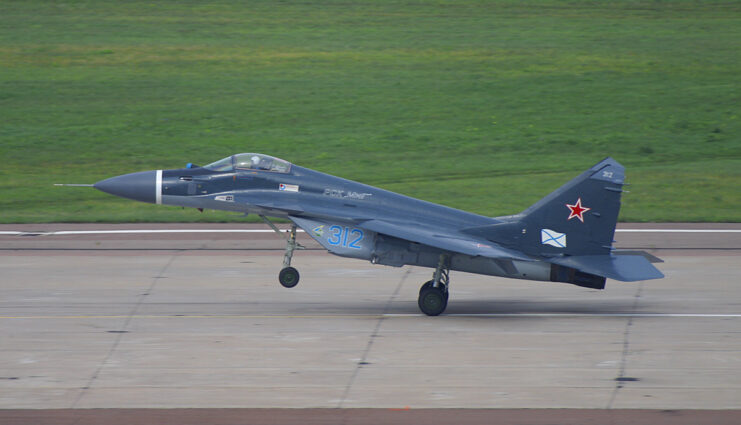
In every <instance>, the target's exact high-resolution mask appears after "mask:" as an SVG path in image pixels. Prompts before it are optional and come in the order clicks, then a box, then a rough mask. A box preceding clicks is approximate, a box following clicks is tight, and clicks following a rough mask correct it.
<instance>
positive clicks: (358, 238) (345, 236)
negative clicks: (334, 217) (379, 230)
mask: <svg viewBox="0 0 741 425" xmlns="http://www.w3.org/2000/svg"><path fill="white" fill-rule="evenodd" d="M363 236H364V235H363V231H362V230H360V229H350V228H348V227H342V226H338V225H333V226H330V228H329V237H328V238H327V243H329V244H330V245H334V246H341V247H344V248H352V249H361V248H362V246H360V242H362V241H363Z"/></svg>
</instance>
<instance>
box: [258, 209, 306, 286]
mask: <svg viewBox="0 0 741 425" xmlns="http://www.w3.org/2000/svg"><path fill="white" fill-rule="evenodd" d="M260 218H261V219H262V220H263V221H264V222H265V223H267V225H268V226H270V227H271V228H272V229H273V230H275V232H276V233H278V234H279V235H281V236H283V232H281V231H280V229H279V228H277V227H276V226H275V224H273V222H272V221H270V220H268V218H267V217H265V216H264V215H261V216H260ZM297 249H304V247H303V246H302V245H301V244H299V243H297V242H296V225H295V224H292V225H291V230H290V231H289V232H288V237H287V238H286V253H285V254H284V255H283V268H282V269H281V270H280V273H278V281H279V282H280V284H281V285H283V286H284V287H286V288H293V287H294V286H296V285H298V281H299V278H300V275H299V273H298V270H296V269H295V268H293V267H291V259H292V258H293V251H295V250H297Z"/></svg>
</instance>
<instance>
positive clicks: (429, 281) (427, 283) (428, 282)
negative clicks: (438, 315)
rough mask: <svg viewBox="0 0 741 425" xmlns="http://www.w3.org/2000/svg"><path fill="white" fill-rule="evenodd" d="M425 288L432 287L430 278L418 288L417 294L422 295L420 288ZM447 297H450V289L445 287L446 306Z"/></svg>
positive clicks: (446, 303) (446, 302)
mask: <svg viewBox="0 0 741 425" xmlns="http://www.w3.org/2000/svg"><path fill="white" fill-rule="evenodd" d="M425 288H432V281H431V280H428V281H427V282H425V284H424V285H422V287H421V288H419V295H420V296H422V290H423V289H425ZM449 298H450V291H449V290H448V288H445V305H446V306H447V305H448V299H449Z"/></svg>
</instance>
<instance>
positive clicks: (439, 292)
mask: <svg viewBox="0 0 741 425" xmlns="http://www.w3.org/2000/svg"><path fill="white" fill-rule="evenodd" d="M449 286H450V267H449V265H448V256H447V255H445V254H441V255H440V260H439V261H438V263H437V268H435V273H434V274H433V275H432V280H430V281H428V282H425V284H424V285H422V287H421V288H420V289H419V299H418V301H417V304H418V305H419V309H420V310H422V313H424V314H426V315H428V316H438V315H440V314H442V313H443V312H444V311H445V309H446V308H447V307H448V298H450V292H448V287H449Z"/></svg>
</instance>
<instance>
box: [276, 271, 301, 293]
mask: <svg viewBox="0 0 741 425" xmlns="http://www.w3.org/2000/svg"><path fill="white" fill-rule="evenodd" d="M298 279H299V274H298V270H296V269H294V268H293V267H286V268H284V269H283V270H281V271H280V273H278V281H279V282H280V284H281V285H283V286H284V287H286V288H293V287H294V286H296V285H298Z"/></svg>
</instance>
